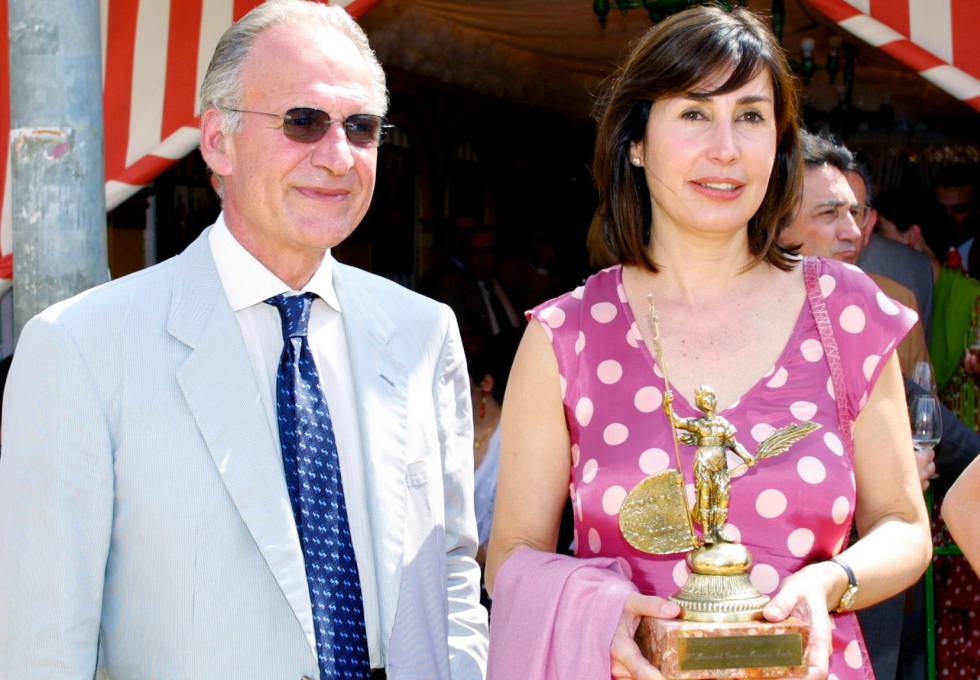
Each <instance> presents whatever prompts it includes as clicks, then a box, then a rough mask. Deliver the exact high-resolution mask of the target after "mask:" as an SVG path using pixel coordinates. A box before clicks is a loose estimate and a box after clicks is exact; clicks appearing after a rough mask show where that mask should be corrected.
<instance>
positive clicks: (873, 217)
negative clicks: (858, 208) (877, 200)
mask: <svg viewBox="0 0 980 680" xmlns="http://www.w3.org/2000/svg"><path fill="white" fill-rule="evenodd" d="M864 219H866V220H867V221H868V228H867V229H865V230H864V247H867V245H868V243H869V242H870V241H871V234H873V233H874V231H875V227H876V226H878V211H877V210H875V209H874V208H868V214H867V216H866V217H865V218H864Z"/></svg>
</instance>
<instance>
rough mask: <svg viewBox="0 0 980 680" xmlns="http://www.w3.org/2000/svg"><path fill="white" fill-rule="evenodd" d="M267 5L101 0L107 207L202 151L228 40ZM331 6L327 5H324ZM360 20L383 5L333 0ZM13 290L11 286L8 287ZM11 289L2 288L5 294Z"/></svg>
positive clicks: (7, 239) (0, 217)
mask: <svg viewBox="0 0 980 680" xmlns="http://www.w3.org/2000/svg"><path fill="white" fill-rule="evenodd" d="M262 1H263V0H100V10H101V18H102V83H103V108H104V112H105V113H104V120H105V174H106V184H105V189H106V208H107V209H109V210H111V209H112V208H115V207H116V206H117V205H119V204H120V203H122V202H123V201H124V200H126V199H127V198H129V197H130V196H132V195H133V194H134V193H136V192H137V191H139V189H140V188H141V187H142V186H144V185H146V184H148V183H149V182H151V181H152V180H153V179H154V178H155V177H156V176H157V175H159V174H160V173H162V172H163V171H164V170H166V169H167V168H168V167H170V165H172V164H173V163H174V162H175V161H177V160H179V159H180V158H183V157H184V156H186V155H187V154H188V153H190V152H191V151H192V150H193V149H194V148H196V147H197V143H198V114H199V113H200V112H199V111H198V110H197V93H198V90H199V89H200V85H201V80H202V79H203V78H204V73H205V71H206V70H207V67H208V63H209V61H210V59H211V54H212V52H213V51H214V48H215V46H216V45H217V44H218V40H219V38H221V34H222V33H224V32H225V30H226V29H227V28H228V27H229V26H230V25H231V24H232V23H233V22H234V21H236V20H237V19H239V18H240V17H241V16H243V15H244V14H246V13H247V12H248V11H249V10H251V9H253V8H254V7H256V6H257V5H259V4H260V3H261V2H262ZM320 1H325V0H320ZM326 1H327V4H331V5H338V6H341V7H344V8H345V9H346V10H347V11H348V12H349V13H350V14H351V15H352V16H354V17H358V16H361V15H362V14H364V13H365V12H367V11H368V10H369V9H371V8H372V7H374V6H375V5H377V4H378V3H379V2H380V1H381V0H326ZM7 18H8V13H7V2H5V1H4V2H0V74H4V76H3V77H2V78H0V135H2V138H4V139H6V138H8V137H9V130H10V88H9V82H8V81H7V78H6V74H7V73H8V72H9V53H8V39H7V36H8V34H7V26H8V23H7ZM8 152H9V148H8V145H7V144H3V145H0V173H2V174H0V186H3V194H2V195H0V202H2V205H0V207H2V212H0V279H6V280H8V281H9V279H10V278H11V277H12V275H13V262H12V252H11V251H12V245H13V244H12V237H11V212H10V201H9V200H6V199H7V197H8V196H9V193H10V160H9V155H8ZM8 285H9V284H8ZM2 288H3V286H2V285H0V290H2Z"/></svg>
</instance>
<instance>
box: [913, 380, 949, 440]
mask: <svg viewBox="0 0 980 680" xmlns="http://www.w3.org/2000/svg"><path fill="white" fill-rule="evenodd" d="M909 414H910V415H911V419H912V445H913V446H914V447H915V450H916V451H922V450H924V449H931V448H934V447H935V446H936V444H938V443H939V440H940V438H941V437H942V431H943V421H942V414H941V413H940V411H939V398H938V397H936V396H935V395H933V394H921V395H919V396H917V397H915V398H914V399H912V404H911V405H910V406H909Z"/></svg>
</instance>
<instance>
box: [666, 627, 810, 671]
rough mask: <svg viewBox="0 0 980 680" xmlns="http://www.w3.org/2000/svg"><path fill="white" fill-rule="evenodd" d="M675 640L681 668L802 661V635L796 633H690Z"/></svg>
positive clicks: (765, 665)
mask: <svg viewBox="0 0 980 680" xmlns="http://www.w3.org/2000/svg"><path fill="white" fill-rule="evenodd" d="M677 643H678V644H677V656H678V659H677V660H678V667H679V668H680V670H682V671H705V670H712V669H715V668H771V667H774V666H788V667H796V666H802V665H803V637H802V636H801V635H799V634H788V635H732V636H728V637H692V638H681V639H679V640H678V641H677Z"/></svg>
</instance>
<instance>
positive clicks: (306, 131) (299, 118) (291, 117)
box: [282, 108, 330, 144]
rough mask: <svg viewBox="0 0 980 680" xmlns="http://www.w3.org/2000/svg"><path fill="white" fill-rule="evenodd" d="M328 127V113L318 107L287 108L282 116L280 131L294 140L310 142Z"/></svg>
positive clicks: (315, 139)
mask: <svg viewBox="0 0 980 680" xmlns="http://www.w3.org/2000/svg"><path fill="white" fill-rule="evenodd" d="M328 127H330V114H328V113H327V112H325V111H320V110H319V109H303V108H300V109H289V110H288V111H286V115H285V116H284V117H283V123H282V131H283V133H284V134H285V135H286V136H287V137H289V139H291V140H293V141H294V142H303V143H304V144H312V143H313V142H316V141H319V140H320V139H321V138H322V137H323V135H324V134H326V132H327V128H328Z"/></svg>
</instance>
